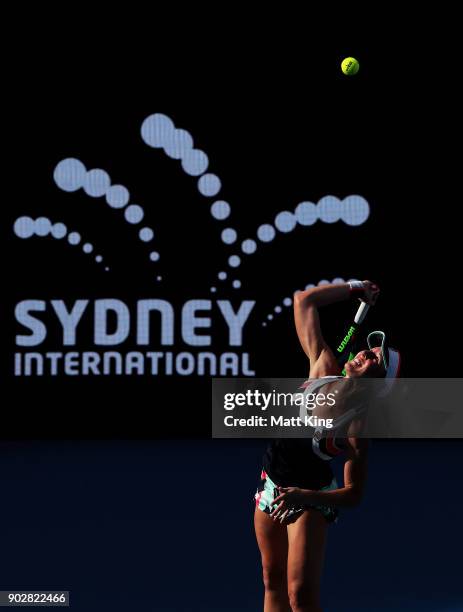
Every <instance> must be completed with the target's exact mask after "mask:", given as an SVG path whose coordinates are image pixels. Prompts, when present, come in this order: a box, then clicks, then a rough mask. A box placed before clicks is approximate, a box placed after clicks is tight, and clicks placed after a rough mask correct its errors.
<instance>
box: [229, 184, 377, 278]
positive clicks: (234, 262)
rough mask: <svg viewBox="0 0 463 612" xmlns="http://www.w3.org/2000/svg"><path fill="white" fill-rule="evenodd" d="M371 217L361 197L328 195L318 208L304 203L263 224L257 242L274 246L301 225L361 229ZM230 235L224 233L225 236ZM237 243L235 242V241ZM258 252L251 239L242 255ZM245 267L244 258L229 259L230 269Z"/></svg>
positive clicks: (242, 245)
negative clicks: (337, 224)
mask: <svg viewBox="0 0 463 612" xmlns="http://www.w3.org/2000/svg"><path fill="white" fill-rule="evenodd" d="M369 215H370V206H369V204H368V202H367V200H365V198H363V197H362V196H360V195H350V196H347V197H345V198H344V199H343V200H340V199H339V198H337V197H336V196H332V195H327V196H324V197H323V198H320V200H319V201H318V203H317V204H314V203H313V202H300V203H299V204H298V205H297V206H296V208H295V209H294V211H293V212H290V211H286V210H284V211H281V212H279V213H277V215H276V216H275V219H274V221H273V224H271V223H263V224H261V225H259V227H258V228H257V230H256V238H257V240H258V241H259V242H260V243H269V242H272V241H273V240H274V239H275V238H276V236H277V233H278V232H280V233H282V234H288V233H290V232H292V231H294V230H295V229H296V227H297V226H298V225H301V226H305V227H308V226H311V225H314V224H315V223H316V222H317V221H321V222H322V223H335V222H337V221H343V222H344V223H346V224H347V225H350V226H357V225H362V224H363V223H365V222H366V220H367V219H368V217H369ZM225 232H228V230H224V232H223V233H225ZM224 242H227V244H231V243H232V242H231V241H226V240H224ZM233 242H234V241H233ZM257 249H258V242H257V241H256V240H254V239H253V238H248V239H246V240H243V241H242V242H241V252H242V253H243V254H245V255H253V254H254V253H255V252H256V251H257ZM240 264H241V255H238V254H236V253H235V254H233V255H230V257H229V258H228V266H229V267H230V268H237V267H238V266H240Z"/></svg>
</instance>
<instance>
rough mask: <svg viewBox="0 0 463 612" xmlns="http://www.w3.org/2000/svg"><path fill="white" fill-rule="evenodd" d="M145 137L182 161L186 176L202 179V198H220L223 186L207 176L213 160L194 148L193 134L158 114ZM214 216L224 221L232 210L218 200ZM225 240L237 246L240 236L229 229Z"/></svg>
mask: <svg viewBox="0 0 463 612" xmlns="http://www.w3.org/2000/svg"><path fill="white" fill-rule="evenodd" d="M141 137H142V139H143V141H144V142H145V143H146V144H147V145H148V146H149V147H152V148H153V149H162V150H163V151H164V153H165V154H166V155H167V156H168V157H171V158H172V159H177V160H180V162H181V166H182V169H183V171H184V172H185V173H186V174H188V175H189V176H194V177H199V178H198V182H197V188H198V191H199V193H200V194H201V195H202V196H204V197H205V198H213V197H215V196H217V195H218V193H219V192H220V190H221V188H222V182H221V180H220V178H219V177H218V176H217V175H216V174H213V173H211V172H207V169H208V167H209V157H208V156H207V154H206V153H205V152H204V151H202V150H201V149H196V148H195V147H194V141H193V136H192V135H191V133H190V132H188V131H187V130H184V129H180V128H176V127H175V124H174V122H173V121H172V119H171V118H170V117H168V116H167V115H164V114H162V113H154V114H153V115H149V116H148V117H146V119H145V120H144V121H143V123H142V126H141ZM210 212H211V215H212V216H213V217H214V219H216V220H217V221H224V220H225V219H227V218H228V217H229V216H230V214H231V206H230V204H229V203H228V202H226V201H225V200H215V202H213V204H212V205H211V208H210ZM221 239H222V242H224V243H225V244H233V243H234V242H236V240H237V239H238V232H237V231H236V230H235V229H233V228H231V227H227V228H226V229H224V230H223V231H222V232H221Z"/></svg>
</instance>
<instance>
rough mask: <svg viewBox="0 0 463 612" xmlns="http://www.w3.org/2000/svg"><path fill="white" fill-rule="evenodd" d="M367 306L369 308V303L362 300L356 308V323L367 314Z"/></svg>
mask: <svg viewBox="0 0 463 612" xmlns="http://www.w3.org/2000/svg"><path fill="white" fill-rule="evenodd" d="M369 308H370V305H369V304H367V303H366V302H362V303H361V304H360V306H359V308H358V310H357V314H356V315H355V318H354V323H356V324H357V325H360V323H361V322H362V321H363V319H364V318H365V317H366V316H367V312H368V310H369Z"/></svg>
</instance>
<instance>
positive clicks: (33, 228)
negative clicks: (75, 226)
mask: <svg viewBox="0 0 463 612" xmlns="http://www.w3.org/2000/svg"><path fill="white" fill-rule="evenodd" d="M13 231H14V233H15V235H16V236H17V237H18V238H23V239H27V238H32V237H33V236H39V237H40V238H44V237H46V236H51V237H52V238H54V239H55V240H62V239H63V238H67V242H68V244H70V245H71V246H77V245H79V244H81V243H82V236H81V235H80V234H79V232H75V231H71V232H70V231H68V228H67V227H66V225H65V224H64V223H61V221H58V222H56V223H54V222H52V221H51V220H50V219H48V218H47V217H38V218H37V219H32V218H31V217H18V218H17V219H16V221H15V222H14V224H13ZM93 250H94V246H93V244H91V243H90V242H84V243H83V244H82V251H83V252H84V253H85V254H87V255H89V254H90V253H93ZM95 261H96V262H97V263H103V256H102V255H96V256H95ZM105 270H106V271H107V270H109V267H108V266H106V267H105Z"/></svg>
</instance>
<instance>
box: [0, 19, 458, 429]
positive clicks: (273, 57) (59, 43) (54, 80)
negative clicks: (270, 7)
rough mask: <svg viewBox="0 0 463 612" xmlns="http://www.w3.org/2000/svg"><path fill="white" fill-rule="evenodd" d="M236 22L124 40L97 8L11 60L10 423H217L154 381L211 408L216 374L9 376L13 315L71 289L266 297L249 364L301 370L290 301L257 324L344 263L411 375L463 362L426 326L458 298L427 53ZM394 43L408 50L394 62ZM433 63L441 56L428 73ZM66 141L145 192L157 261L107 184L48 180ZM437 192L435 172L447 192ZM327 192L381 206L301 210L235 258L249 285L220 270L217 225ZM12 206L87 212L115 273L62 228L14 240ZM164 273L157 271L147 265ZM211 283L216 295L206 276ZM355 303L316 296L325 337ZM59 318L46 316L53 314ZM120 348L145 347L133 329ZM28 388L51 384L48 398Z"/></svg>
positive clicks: (339, 327) (441, 330)
mask: <svg viewBox="0 0 463 612" xmlns="http://www.w3.org/2000/svg"><path fill="white" fill-rule="evenodd" d="M147 21H149V20H147ZM225 22H226V20H225V21H224V18H223V16H222V18H221V19H220V20H219V21H218V22H217V23H216V26H215V27H209V26H207V25H206V24H203V25H202V26H201V27H199V28H198V29H194V28H193V27H192V26H191V27H187V26H186V25H185V24H184V25H183V26H180V25H179V24H178V23H177V22H176V21H168V22H167V23H168V24H169V25H166V27H165V28H164V29H163V28H160V29H159V28H156V29H155V30H154V31H152V30H150V25H149V24H148V23H147V24H146V27H145V28H143V27H141V29H140V31H139V36H137V37H134V38H133V40H132V39H131V40H129V39H128V38H125V37H124V31H119V30H117V29H114V28H112V29H111V28H109V25H107V26H106V28H104V27H98V25H97V23H93V22H92V24H90V25H89V24H87V26H86V27H85V28H83V29H79V28H78V27H75V28H72V27H71V24H68V26H67V27H66V28H64V29H60V28H56V31H55V32H54V33H53V36H52V38H51V41H52V43H53V44H50V45H48V46H46V45H38V44H37V45H36V46H33V45H32V46H30V49H31V52H30V53H28V54H26V55H23V56H21V55H20V56H19V57H18V65H19V69H18V70H17V71H16V73H15V74H14V75H13V77H14V78H13V80H14V81H15V82H14V89H12V90H11V91H12V92H14V95H12V96H11V97H10V99H11V101H12V103H13V106H14V108H13V109H12V114H11V117H12V119H11V121H10V122H9V125H8V128H9V129H10V130H11V131H12V135H13V136H14V145H15V146H14V149H13V151H14V155H13V157H12V161H13V164H12V171H11V174H9V176H8V180H9V184H10V185H11V194H10V196H9V198H8V199H7V201H6V202H5V203H4V212H3V219H4V222H3V223H2V227H1V231H2V242H3V244H4V245H6V247H7V252H6V253H7V254H6V257H7V261H8V265H7V266H6V268H5V277H6V280H7V285H6V286H8V291H7V292H5V293H4V295H3V307H2V309H1V325H2V328H3V329H4V330H5V339H4V343H3V347H4V348H3V350H2V357H1V370H2V373H3V374H2V379H3V380H4V385H5V388H7V389H8V392H9V393H10V394H11V396H12V397H14V398H15V400H16V403H17V405H18V406H20V412H18V410H17V409H16V410H14V411H8V415H7V420H6V422H5V435H6V436H11V437H18V436H20V437H21V436H23V437H36V436H46V437H50V436H51V437H58V438H59V437H62V436H63V435H64V436H66V437H76V438H80V437H87V438H88V437H95V438H102V437H104V438H106V437H121V436H123V437H125V436H130V437H140V436H141V437H146V435H149V436H153V437H163V436H168V437H173V436H175V437H184V436H186V437H188V436H191V435H200V436H208V435H209V429H210V423H209V415H208V410H207V407H206V406H204V408H201V410H196V411H195V414H194V416H193V417H191V416H188V415H184V416H183V418H182V419H180V420H179V419H176V420H175V421H172V419H171V418H169V416H168V414H166V411H165V410H160V409H159V408H161V406H160V403H159V398H160V397H161V396H162V397H165V396H166V397H169V398H170V399H169V403H170V402H171V401H172V400H171V398H172V397H174V396H178V397H180V396H181V395H182V394H188V395H194V396H195V397H196V398H197V400H198V403H199V404H201V406H202V405H203V403H205V402H206V398H208V393H209V391H208V390H209V381H208V380H207V378H203V379H199V378H187V379H180V378H177V379H175V380H173V379H163V378H162V377H158V378H153V377H152V376H149V375H146V376H144V377H140V376H131V377H113V378H108V377H91V376H89V377H76V378H74V379H73V378H72V377H67V378H54V379H51V377H50V376H46V377H43V378H42V379H40V378H37V377H31V378H30V379H25V378H19V379H14V377H13V376H12V374H11V373H12V355H13V352H14V336H15V334H17V333H20V332H23V331H24V330H23V329H22V328H20V326H19V325H18V324H16V323H15V322H14V319H13V314H12V313H13V308H14V305H15V304H16V303H17V302H18V301H20V300H22V299H27V298H29V299H30V298H40V299H52V298H55V299H56V298H61V299H65V300H66V302H67V303H72V301H73V300H74V299H76V298H83V297H87V298H89V299H90V300H91V299H93V298H98V297H100V298H101V297H115V298H118V299H121V300H123V301H126V302H128V303H131V304H134V303H135V301H136V300H137V299H141V298H145V297H150V298H155V297H160V298H163V299H167V300H168V301H170V302H172V303H173V304H175V305H176V311H177V315H176V316H177V317H178V313H179V310H180V307H181V305H182V304H183V303H184V302H185V301H186V300H188V299H192V298H203V299H204V298H212V299H216V298H221V297H222V298H226V299H230V296H231V295H232V296H233V295H235V296H236V298H237V300H236V303H238V299H240V300H241V299H255V300H257V304H256V306H255V307H254V310H253V312H252V315H251V317H250V319H249V321H248V322H247V324H246V327H245V339H244V346H243V350H247V351H249V352H250V353H251V365H252V367H254V368H255V369H256V372H257V374H258V375H260V376H299V375H300V376H301V377H304V376H305V375H306V369H307V365H306V362H305V357H304V355H303V353H302V351H301V350H300V348H299V347H298V345H297V341H296V336H295V333H294V330H293V324H292V320H291V312H290V310H291V309H284V312H283V313H282V314H281V315H278V316H276V317H275V320H274V321H272V323H271V324H270V325H269V326H268V327H267V328H262V327H261V321H262V320H263V318H264V317H265V316H266V314H267V313H268V312H270V311H271V310H272V309H273V307H274V305H275V304H277V303H279V302H281V300H282V299H283V297H285V296H291V295H292V292H293V291H294V290H295V289H296V288H303V287H304V286H305V285H306V284H307V283H317V282H318V281H319V280H321V279H328V280H331V279H333V278H335V277H338V276H340V277H343V278H346V279H348V278H353V277H354V278H361V279H364V278H369V279H372V280H374V281H376V282H378V283H379V285H380V287H381V288H382V295H381V299H380V301H379V303H378V305H377V307H376V308H375V309H374V311H372V312H371V314H370V315H369V317H368V328H369V329H375V328H378V327H379V328H381V329H385V331H386V332H387V334H388V337H389V339H390V342H391V344H392V345H393V346H397V347H398V348H400V349H401V351H402V353H403V372H402V374H403V375H404V376H455V375H456V367H457V366H456V362H455V360H453V359H448V358H447V359H445V360H443V359H439V358H437V357H436V351H435V346H436V343H435V341H434V342H431V341H430V333H429V331H430V330H432V329H436V326H437V329H436V332H437V333H436V334H435V336H437V337H438V338H439V343H441V342H444V343H445V342H446V340H447V338H448V337H449V336H448V333H449V332H450V327H447V325H449V326H452V325H453V320H452V318H451V316H450V313H449V312H448V310H447V309H448V301H447V303H445V307H444V300H445V299H446V297H445V291H446V290H445V286H446V282H447V277H451V276H452V275H453V265H452V264H453V261H452V257H453V253H452V247H451V244H452V242H451V239H450V230H451V227H452V225H453V224H452V223H451V221H450V220H449V217H448V215H447V212H446V211H447V202H446V199H445V195H444V191H443V189H444V188H443V187H442V174H440V173H439V168H441V166H439V165H438V164H439V162H441V161H442V160H443V158H444V157H445V155H446V151H445V150H443V149H442V147H441V146H440V144H439V142H440V141H438V140H433V138H434V136H435V134H434V132H435V130H436V124H435V123H432V122H429V120H428V121H426V119H425V118H426V115H427V112H428V110H430V98H429V95H428V94H429V86H428V84H429V78H428V76H427V74H426V73H428V72H429V70H430V69H431V68H432V65H433V64H432V62H436V61H437V59H438V58H437V56H436V54H433V55H432V56H431V57H430V58H428V61H427V64H426V70H424V67H423V62H422V61H421V60H420V56H419V53H418V51H417V49H415V48H414V47H413V45H410V46H409V47H408V48H407V47H404V46H403V44H404V43H403V41H402V40H401V38H400V35H399V33H397V36H396V37H395V38H394V47H393V48H392V49H391V47H390V46H389V47H388V50H387V49H386V47H384V46H383V45H382V44H381V41H378V40H375V35H374V34H372V33H369V34H368V35H365V33H364V32H363V33H362V34H361V35H358V33H355V32H354V31H352V32H350V33H349V35H346V32H344V34H343V35H338V34H337V33H336V32H335V31H331V30H330V28H328V27H326V28H325V27H323V28H320V31H319V32H318V34H319V35H318V36H317V37H315V35H314V34H313V33H309V31H307V29H306V26H307V20H306V21H305V22H304V24H301V23H299V21H298V19H297V18H296V15H294V18H293V19H290V20H289V22H288V23H286V22H283V23H281V24H280V30H281V32H280V33H281V36H277V30H276V29H275V28H276V23H274V24H273V26H272V27H268V28H265V27H263V25H261V27H258V28H257V29H256V28H253V27H252V23H254V22H253V21H249V20H244V21H243V22H242V23H241V24H240V25H239V26H238V25H237V26H236V29H233V28H231V27H230V28H226V27H225ZM98 23H99V22H98ZM156 23H158V24H159V23H160V22H156ZM108 28H109V29H108ZM127 29H128V30H130V25H127ZM145 29H146V31H145ZM111 33H112V34H113V36H110V34H111ZM132 33H133V30H132ZM283 34H284V36H283ZM33 40H34V41H36V40H37V33H35V37H34V38H33ZM318 41H320V42H318ZM401 45H402V46H401ZM32 49H33V52H32ZM391 51H392V52H391ZM349 54H350V55H354V56H357V57H358V58H359V60H360V63H361V69H360V72H359V74H358V75H356V76H355V77H352V78H347V77H345V76H344V75H343V74H342V73H341V71H340V68H339V64H340V61H341V59H342V58H343V57H345V56H346V55H349ZM391 57H392V58H397V60H398V58H400V61H394V62H391ZM438 76H439V74H438V73H433V78H434V79H437V78H438ZM154 112H161V113H165V114H167V115H169V116H170V117H172V119H173V121H174V122H175V124H176V126H177V127H184V128H185V129H187V130H189V131H190V132H191V133H192V135H193V137H194V140H195V146H197V147H198V148H201V149H203V150H204V151H206V152H207V154H208V156H209V160H210V164H209V171H210V172H213V173H216V174H217V175H218V176H219V177H220V178H221V180H222V190H221V192H220V193H219V196H218V197H220V198H223V199H226V200H227V201H229V202H230V203H231V204H232V210H233V212H232V216H231V218H230V219H229V220H227V221H225V222H217V221H216V220H214V219H213V218H212V217H211V215H210V214H209V207H210V203H209V202H207V201H206V199H205V198H204V197H203V196H201V195H200V194H199V193H198V191H197V189H196V179H194V178H193V177H189V176H187V175H186V174H185V173H184V172H183V171H182V170H181V169H180V164H179V162H178V161H177V160H173V159H170V158H168V157H167V156H166V155H165V154H164V153H163V152H162V151H160V150H154V149H150V148H149V147H147V146H146V145H145V144H144V143H143V142H142V140H141V137H140V126H141V123H142V121H143V119H144V118H145V117H147V116H148V115H150V114H152V113H154ZM434 114H435V109H434ZM439 121H441V116H439ZM442 121H443V119H442ZM441 127H442V126H441ZM65 157H77V158H79V159H82V160H83V161H84V163H85V165H86V166H87V168H89V169H90V168H95V167H100V168H103V169H105V170H106V171H107V172H108V173H109V174H110V176H111V179H112V182H113V183H115V182H117V183H121V184H123V185H127V186H128V187H129V190H130V192H131V202H137V203H140V204H141V205H142V206H143V207H144V209H145V213H146V216H145V220H144V223H145V222H146V224H147V225H151V226H152V227H154V229H155V242H154V244H153V246H154V247H155V248H156V249H157V250H159V251H160V253H161V260H160V262H159V263H158V264H152V263H151V262H149V261H148V253H149V251H150V250H151V249H150V247H149V246H147V245H144V244H142V243H141V242H140V241H138V239H137V238H136V237H135V233H136V231H137V230H136V228H133V227H130V226H129V225H128V224H127V223H126V222H125V221H124V220H123V219H122V215H121V213H120V212H119V211H117V212H116V211H113V210H110V209H109V208H108V206H107V205H106V204H104V203H103V198H90V197H88V196H86V194H85V193H84V192H83V190H79V191H78V192H75V193H72V194H68V193H64V192H62V191H60V190H59V189H58V188H57V187H56V185H55V183H54V181H53V170H54V168H55V166H56V164H57V163H58V161H60V160H61V159H63V158H65ZM437 189H442V191H441V192H440V193H439V194H438V195H436V190H437ZM327 194H332V195H335V196H337V197H339V198H341V199H342V198H344V197H346V196H347V195H351V194H360V195H362V196H363V197H365V198H366V199H367V201H368V202H369V204H370V209H371V212H370V218H369V219H368V221H367V222H366V223H365V224H363V225H361V226H358V227H350V226H347V225H346V224H344V223H343V222H337V223H334V224H330V225H327V224H322V223H320V222H318V223H317V224H315V225H314V226H313V227H310V228H302V227H300V226H299V227H298V228H297V229H296V230H295V231H294V232H291V233H290V234H287V235H282V234H280V235H279V236H278V238H277V239H276V240H274V241H273V242H272V243H270V244H269V245H263V246H262V247H261V248H259V250H258V252H257V253H256V254H255V255H253V256H251V257H246V256H244V257H243V260H244V261H243V263H242V265H241V266H240V267H239V268H238V269H237V274H236V277H237V278H239V279H240V280H241V281H242V287H241V289H240V290H238V291H237V290H232V289H230V288H229V284H228V281H227V283H220V282H218V281H216V273H217V271H218V270H219V269H222V268H223V263H224V262H225V261H226V259H227V257H228V255H229V254H232V253H233V252H235V248H234V247H227V246H226V245H224V244H223V243H222V242H221V240H220V229H221V228H220V229H219V227H220V226H222V227H226V226H228V225H231V226H232V227H236V228H238V229H239V230H240V235H244V236H246V235H248V236H254V235H255V230H256V228H257V226H258V225H259V224H260V223H262V222H272V221H273V219H274V217H275V214H276V213H277V212H279V211H281V210H284V209H288V210H293V209H294V207H295V205H296V204H297V203H298V202H301V201H303V200H311V201H313V202H317V201H318V200H319V198H321V197H322V196H324V195H327ZM210 201H211V202H212V201H213V198H210ZM21 215H30V216H32V217H33V218H35V217H37V216H39V215H46V216H50V218H51V219H53V220H63V221H65V222H66V223H67V225H68V227H72V228H76V229H79V230H80V231H81V233H82V234H83V235H84V236H85V238H86V239H87V240H90V241H91V242H93V243H94V244H96V245H98V247H99V249H100V250H101V252H103V253H104V255H105V258H106V260H107V261H108V262H109V264H110V266H111V271H110V272H108V273H105V272H104V271H103V268H102V266H98V265H96V264H95V262H94V261H93V259H92V258H91V257H88V256H84V255H83V254H82V252H81V251H80V250H79V249H76V248H74V249H72V248H69V246H67V245H65V244H64V241H61V242H58V241H56V240H52V239H51V238H47V239H43V238H42V239H40V238H34V239H30V240H19V239H18V238H16V237H14V235H13V233H12V231H11V226H12V224H13V222H14V220H15V219H16V218H17V217H18V216H21ZM135 245H136V248H135ZM157 274H161V275H162V277H163V280H162V282H161V283H156V282H155V281H154V277H155V276H156V275H157ZM214 281H216V282H215V283H214ZM436 281H437V282H436ZM213 283H214V284H215V285H216V286H217V287H218V292H217V293H216V294H211V293H210V291H209V290H210V287H211V285H212V284H213ZM436 284H438V285H439V287H441V288H443V290H442V291H443V293H444V295H442V292H441V291H440V290H439V291H436V288H435V285H436ZM224 285H227V287H228V288H227V290H225V289H223V286H224ZM89 309H90V306H89ZM354 311H355V306H354V305H352V304H350V305H349V304H343V305H336V306H333V307H329V308H326V309H325V310H324V311H323V313H322V317H323V318H322V324H323V330H324V333H325V335H326V336H327V339H328V341H329V342H330V343H335V342H336V341H338V340H339V338H340V337H342V336H343V335H344V332H345V328H346V325H347V323H348V322H349V321H350V319H351V317H352V314H353V312H354ZM51 316H52V315H49V314H44V315H43V319H44V320H45V321H47V322H48V323H50V325H51V326H52V327H51V329H54V330H56V329H59V327H58V326H57V325H56V324H55V325H53V324H52V323H51ZM53 316H54V315H53ZM47 317H48V318H47ZM88 320H89V319H88ZM176 322H177V323H179V320H178V318H177V321H176ZM369 329H368V330H365V331H369ZM225 331H226V330H225V328H224V326H223V325H222V327H221V326H220V323H219V322H218V317H215V320H214V328H213V331H212V334H213V338H214V340H213V342H214V344H213V347H212V350H213V351H214V352H216V353H219V352H222V351H225V350H227V349H228V346H227V343H226V336H225ZM91 333H92V329H91V325H90V324H88V323H86V319H85V317H84V318H83V320H82V324H81V326H80V327H79V331H78V346H77V350H92V349H93V346H92V345H91V344H89V341H90V338H91ZM452 333H453V332H452ZM176 334H177V335H176V337H177V338H178V336H179V334H178V326H177V328H176ZM56 342H57V339H56V338H54V337H53V333H52V334H51V335H50V336H49V338H48V339H47V343H45V344H43V345H40V347H38V349H39V350H46V349H48V350H56V349H57V346H58V350H59V342H58V344H57V343H56ZM153 344H154V345H155V344H156V341H154V343H153ZM431 345H432V347H433V348H432V349H431V348H430V346H431ZM120 348H121V350H122V351H127V350H134V349H135V350H136V347H135V346H134V343H133V337H131V338H129V340H127V342H126V343H125V344H123V345H122V346H121V347H120ZM149 348H150V349H151V350H156V346H150V347H149ZM185 349H186V350H188V347H186V346H185V345H183V344H182V343H181V342H178V343H177V345H176V346H175V347H174V350H175V351H176V352H179V351H181V350H185ZM161 350H162V349H161ZM448 350H451V349H450V348H449V347H446V354H447V355H448V353H447V351H448ZM134 397H137V398H150V399H149V402H147V401H143V402H142V401H141V400H140V399H139V400H137V401H133V398H134ZM37 398H41V399H43V401H41V407H40V410H37V401H36V400H37ZM203 398H204V399H203ZM207 401H208V399H207ZM128 405H130V410H128V409H127V406H128ZM164 405H165V404H164V403H162V407H164ZM152 408H154V409H156V410H157V415H158V420H157V423H156V424H154V423H153V422H152V419H151V416H152ZM159 419H160V420H159Z"/></svg>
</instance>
